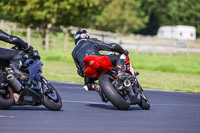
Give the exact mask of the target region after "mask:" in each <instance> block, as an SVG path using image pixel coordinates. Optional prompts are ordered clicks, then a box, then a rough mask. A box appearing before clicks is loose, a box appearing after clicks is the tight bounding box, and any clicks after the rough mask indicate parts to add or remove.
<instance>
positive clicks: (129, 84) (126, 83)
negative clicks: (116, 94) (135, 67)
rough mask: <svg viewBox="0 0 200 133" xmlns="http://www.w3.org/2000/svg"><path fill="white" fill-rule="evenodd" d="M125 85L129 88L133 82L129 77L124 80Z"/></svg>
mask: <svg viewBox="0 0 200 133" xmlns="http://www.w3.org/2000/svg"><path fill="white" fill-rule="evenodd" d="M124 86H126V87H127V88H128V87H130V86H131V82H130V80H128V79H125V80H124Z"/></svg>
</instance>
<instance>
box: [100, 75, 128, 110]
mask: <svg viewBox="0 0 200 133" xmlns="http://www.w3.org/2000/svg"><path fill="white" fill-rule="evenodd" d="M113 81H114V78H113V77H112V76H110V75H108V74H103V75H102V76H101V77H100V78H99V85H100V87H101V89H102V91H103V92H104V93H105V95H106V97H107V98H108V99H109V101H110V102H111V103H112V104H113V105H114V106H115V107H116V108H117V109H119V110H128V109H129V107H130V102H128V100H126V99H125V98H123V97H122V96H121V95H120V94H119V92H118V91H117V90H116V89H115V88H114V87H113V85H112V82H113Z"/></svg>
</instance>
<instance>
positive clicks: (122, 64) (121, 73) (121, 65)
mask: <svg viewBox="0 0 200 133" xmlns="http://www.w3.org/2000/svg"><path fill="white" fill-rule="evenodd" d="M117 72H118V75H117V80H118V83H119V89H122V87H123V81H124V80H125V79H126V56H125V55H124V54H122V55H121V56H120V58H119V59H118V60H117Z"/></svg>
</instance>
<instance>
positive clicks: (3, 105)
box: [0, 87, 15, 109]
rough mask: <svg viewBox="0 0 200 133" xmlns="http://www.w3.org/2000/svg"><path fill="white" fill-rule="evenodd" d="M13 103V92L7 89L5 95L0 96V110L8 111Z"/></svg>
mask: <svg viewBox="0 0 200 133" xmlns="http://www.w3.org/2000/svg"><path fill="white" fill-rule="evenodd" d="M14 102H15V100H14V96H13V91H12V89H11V88H10V87H8V89H7V90H6V93H5V94H0V109H9V108H10V107H11V106H12V105H13V104H14Z"/></svg>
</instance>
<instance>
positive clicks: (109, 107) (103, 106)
mask: <svg viewBox="0 0 200 133" xmlns="http://www.w3.org/2000/svg"><path fill="white" fill-rule="evenodd" d="M86 106H89V107H94V108H103V109H107V110H117V109H116V108H115V107H114V106H113V105H106V104H86ZM132 110H142V109H141V108H140V107H130V108H129V110H124V111H132Z"/></svg>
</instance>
